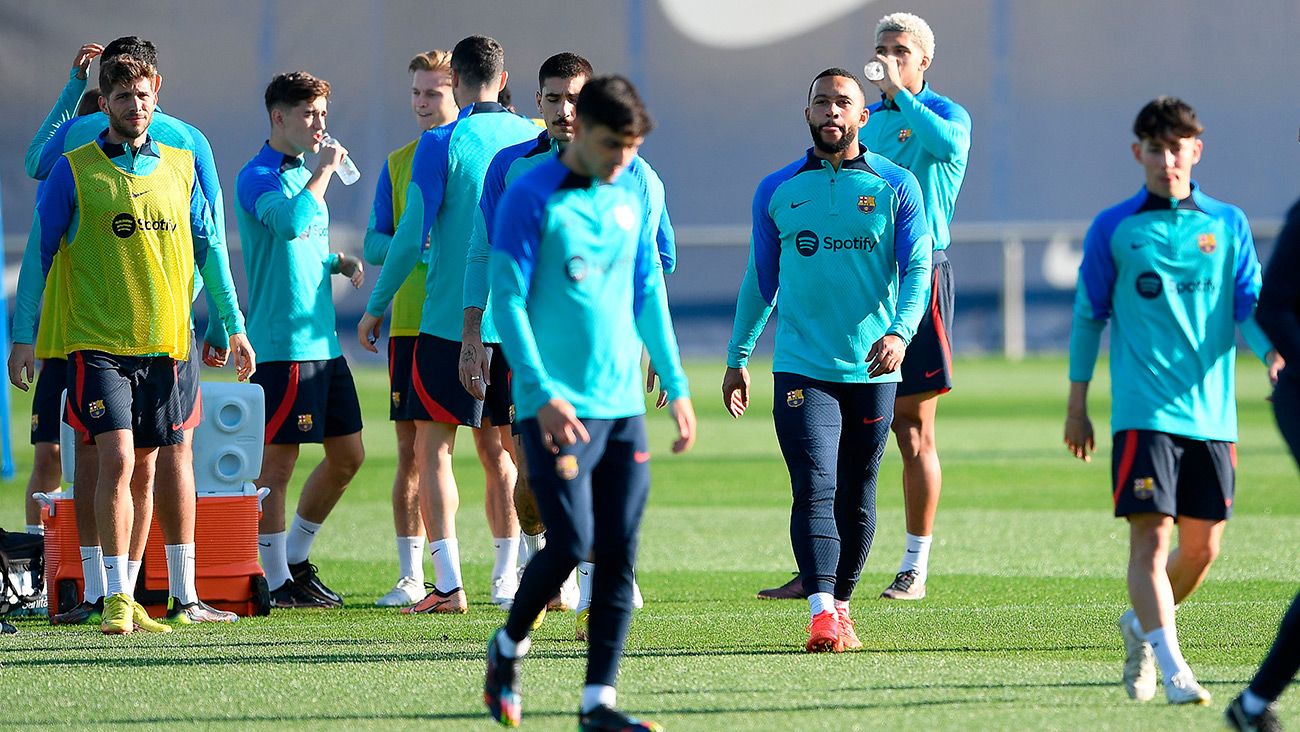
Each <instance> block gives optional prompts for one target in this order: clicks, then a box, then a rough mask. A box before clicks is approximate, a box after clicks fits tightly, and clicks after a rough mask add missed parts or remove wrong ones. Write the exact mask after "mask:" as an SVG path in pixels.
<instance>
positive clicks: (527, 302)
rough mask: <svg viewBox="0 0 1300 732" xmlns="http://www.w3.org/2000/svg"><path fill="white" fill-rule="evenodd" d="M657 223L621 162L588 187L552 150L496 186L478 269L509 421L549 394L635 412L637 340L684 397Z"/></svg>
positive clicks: (672, 394)
mask: <svg viewBox="0 0 1300 732" xmlns="http://www.w3.org/2000/svg"><path fill="white" fill-rule="evenodd" d="M656 229H657V222H652V221H650V220H649V219H647V217H646V215H645V209H644V199H643V197H642V195H641V191H640V190H638V185H637V183H636V182H635V181H634V180H633V179H632V177H631V176H629V175H628V174H627V172H626V171H624V172H623V174H622V175H620V176H619V177H618V178H617V179H615V181H614V182H613V183H612V184H599V183H597V182H595V181H594V180H592V179H591V178H586V177H583V176H580V175H578V174H576V173H574V172H573V171H571V170H570V169H569V168H568V167H567V166H566V165H564V163H563V162H561V161H560V160H558V159H555V158H552V159H550V160H547V161H546V162H544V163H542V164H540V165H538V166H537V167H536V168H534V169H533V170H532V171H530V172H528V173H525V174H524V175H523V176H521V177H520V178H519V179H518V180H517V181H515V182H514V183H512V184H511V185H510V186H509V187H508V188H507V189H506V191H505V195H504V196H503V197H502V199H501V203H500V205H499V206H498V207H497V210H496V215H495V224H494V227H493V234H492V251H491V254H490V255H489V261H488V268H489V277H490V284H491V293H492V294H491V298H492V304H493V306H494V309H495V312H496V320H497V327H498V328H499V330H500V333H501V345H502V348H503V349H504V350H505V353H506V357H507V358H509V359H510V366H511V368H512V370H513V374H512V376H511V383H510V387H511V394H512V396H513V397H514V402H515V408H516V410H517V411H516V413H517V416H518V417H519V418H521V419H526V418H529V417H534V416H536V414H537V410H538V409H540V408H541V407H542V406H543V405H544V404H546V402H548V401H549V400H551V399H553V398H556V397H559V398H562V399H565V400H567V401H568V402H569V403H571V404H572V405H573V407H574V409H575V410H576V413H577V415H578V416H579V417H582V418H588V419H621V418H623V417H631V416H635V415H638V414H644V413H645V395H644V392H643V390H642V383H643V382H642V379H641V346H642V344H643V343H644V345H645V348H646V350H648V351H649V352H650V360H651V361H652V362H653V363H654V364H655V367H656V368H657V369H658V370H659V378H660V379H661V380H662V382H661V383H662V384H663V387H664V389H665V390H666V391H667V393H668V398H669V399H677V398H679V397H688V396H690V393H689V388H688V385H687V382H686V374H685V372H684V371H683V370H682V365H681V360H680V358H679V356H678V351H677V340H676V337H675V335H674V333H673V327H672V320H671V318H670V317H669V314H668V297H667V293H666V292H665V289H664V280H663V270H662V269H661V268H660V267H658V266H656V265H655V258H656V251H655V232H656Z"/></svg>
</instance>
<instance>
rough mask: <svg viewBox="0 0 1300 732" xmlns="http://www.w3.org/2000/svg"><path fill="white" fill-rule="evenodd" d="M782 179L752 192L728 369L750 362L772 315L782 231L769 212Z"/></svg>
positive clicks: (771, 178)
mask: <svg viewBox="0 0 1300 732" xmlns="http://www.w3.org/2000/svg"><path fill="white" fill-rule="evenodd" d="M782 182H783V179H780V178H778V177H777V176H774V175H773V176H768V177H767V178H764V179H763V182H762V183H760V184H759V186H758V190H757V191H755V192H754V202H753V205H752V207H751V211H750V216H751V219H752V222H753V223H752V225H751V229H750V236H749V263H748V264H747V265H746V267H745V276H744V279H742V280H741V282H740V293H739V294H738V295H737V296H736V318H735V320H734V321H733V323H732V326H731V340H730V341H729V342H728V343H727V366H728V367H730V368H742V367H744V366H745V364H746V363H748V362H749V356H750V354H751V353H753V351H754V344H755V343H756V342H757V341H758V336H759V335H760V334H761V333H762V332H763V326H765V325H766V324H767V319H768V318H769V317H771V315H772V306H773V305H775V304H776V292H777V283H778V282H779V281H780V270H781V232H780V231H779V230H777V228H776V222H774V221H773V220H772V214H771V212H770V211H769V210H768V209H769V206H770V205H771V203H772V194H773V193H775V192H776V189H777V186H779V185H780V184H781V183H782Z"/></svg>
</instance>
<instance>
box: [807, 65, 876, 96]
mask: <svg viewBox="0 0 1300 732" xmlns="http://www.w3.org/2000/svg"><path fill="white" fill-rule="evenodd" d="M828 76H837V77H840V78H842V79H852V80H853V83H854V84H857V86H858V91H859V92H862V102H863V103H864V104H865V103H866V101H867V89H866V87H864V86H862V80H861V79H859V78H858V77H857V75H856V74H854V73H853V72H852V71H849V70H848V69H842V68H840V67H838V66H832V67H830V68H829V69H826V70H825V71H823V72H821V73H820V74H818V75H816V76H814V77H813V80H812V83H811V84H809V85H808V100H809V101H812V90H813V87H814V86H817V82H818V81H819V80H820V79H825V78H826V77H828Z"/></svg>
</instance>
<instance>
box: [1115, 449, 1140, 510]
mask: <svg viewBox="0 0 1300 732" xmlns="http://www.w3.org/2000/svg"><path fill="white" fill-rule="evenodd" d="M1120 434H1121V435H1123V436H1124V452H1123V454H1122V455H1120V458H1119V475H1118V476H1117V477H1116V480H1115V493H1114V495H1112V496H1111V502H1112V503H1114V504H1115V505H1116V506H1118V505H1119V492H1120V491H1122V490H1124V486H1125V485H1127V484H1128V476H1129V473H1131V472H1133V459H1134V458H1135V457H1137V451H1138V433H1137V430H1124V431H1123V432H1121V433H1120Z"/></svg>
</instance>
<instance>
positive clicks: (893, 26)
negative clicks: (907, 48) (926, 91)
mask: <svg viewBox="0 0 1300 732" xmlns="http://www.w3.org/2000/svg"><path fill="white" fill-rule="evenodd" d="M889 31H895V32H898V33H906V34H908V35H910V36H911V37H912V39H913V40H915V41H916V42H917V43H918V44H920V46H921V54H922V55H924V56H926V57H927V58H929V59H930V60H931V61H933V60H934V31H932V30H930V24H929V23H927V22H925V19H924V18H922V17H921V16H919V15H913V14H912V13H890V14H889V15H886V16H885V17H883V18H881V19H880V20H878V21H876V40H877V41H879V40H880V34H881V33H888V32H889Z"/></svg>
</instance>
